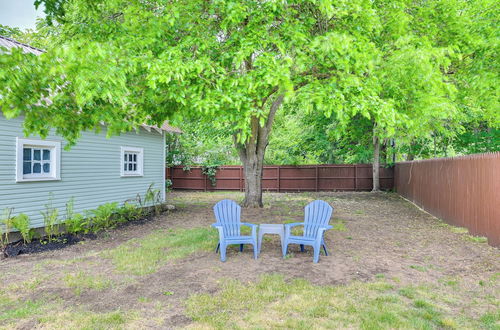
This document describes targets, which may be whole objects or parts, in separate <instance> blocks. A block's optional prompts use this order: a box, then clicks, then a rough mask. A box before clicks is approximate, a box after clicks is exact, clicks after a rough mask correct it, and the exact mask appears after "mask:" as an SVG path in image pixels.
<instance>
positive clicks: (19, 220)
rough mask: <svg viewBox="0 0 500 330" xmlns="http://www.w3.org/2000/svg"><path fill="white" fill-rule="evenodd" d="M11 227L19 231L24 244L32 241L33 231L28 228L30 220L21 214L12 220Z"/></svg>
mask: <svg viewBox="0 0 500 330" xmlns="http://www.w3.org/2000/svg"><path fill="white" fill-rule="evenodd" d="M12 226H13V227H14V228H16V229H17V230H19V232H20V233H21V236H22V237H23V241H24V243H30V242H31V240H32V239H33V235H34V231H33V230H32V229H31V228H30V218H29V217H28V216H27V215H26V214H24V213H21V214H19V215H17V216H15V217H14V218H12Z"/></svg>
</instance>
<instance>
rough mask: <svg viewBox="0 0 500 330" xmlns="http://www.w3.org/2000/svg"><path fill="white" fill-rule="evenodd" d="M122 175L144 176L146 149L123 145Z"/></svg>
mask: <svg viewBox="0 0 500 330" xmlns="http://www.w3.org/2000/svg"><path fill="white" fill-rule="evenodd" d="M121 151H122V152H121V171H120V172H121V176H142V175H143V168H144V166H143V160H144V151H143V149H142V148H134V147H122V149H121Z"/></svg>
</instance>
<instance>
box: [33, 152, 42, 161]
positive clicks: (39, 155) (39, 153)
mask: <svg viewBox="0 0 500 330" xmlns="http://www.w3.org/2000/svg"><path fill="white" fill-rule="evenodd" d="M41 156H42V151H41V150H40V149H33V159H34V160H41Z"/></svg>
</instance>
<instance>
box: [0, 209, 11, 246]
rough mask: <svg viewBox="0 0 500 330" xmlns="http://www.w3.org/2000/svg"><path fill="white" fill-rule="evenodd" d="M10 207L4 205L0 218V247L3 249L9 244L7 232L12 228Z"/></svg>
mask: <svg viewBox="0 0 500 330" xmlns="http://www.w3.org/2000/svg"><path fill="white" fill-rule="evenodd" d="M12 210H13V209H12V208H10V207H6V208H5V209H4V210H3V214H2V217H1V218H0V247H1V248H2V249H4V248H5V247H6V246H7V244H9V233H10V231H11V229H12V219H13V218H12V217H11V215H12Z"/></svg>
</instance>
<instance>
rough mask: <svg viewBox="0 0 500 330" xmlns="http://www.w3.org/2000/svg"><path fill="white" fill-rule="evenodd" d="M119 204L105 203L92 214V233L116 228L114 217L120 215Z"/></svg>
mask: <svg viewBox="0 0 500 330" xmlns="http://www.w3.org/2000/svg"><path fill="white" fill-rule="evenodd" d="M118 211H119V207H118V203H117V202H114V203H105V204H102V205H99V207H97V209H95V210H93V211H91V212H90V214H91V215H92V231H94V232H98V231H100V230H102V229H106V228H111V227H113V226H114V223H113V216H114V215H115V214H118Z"/></svg>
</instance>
